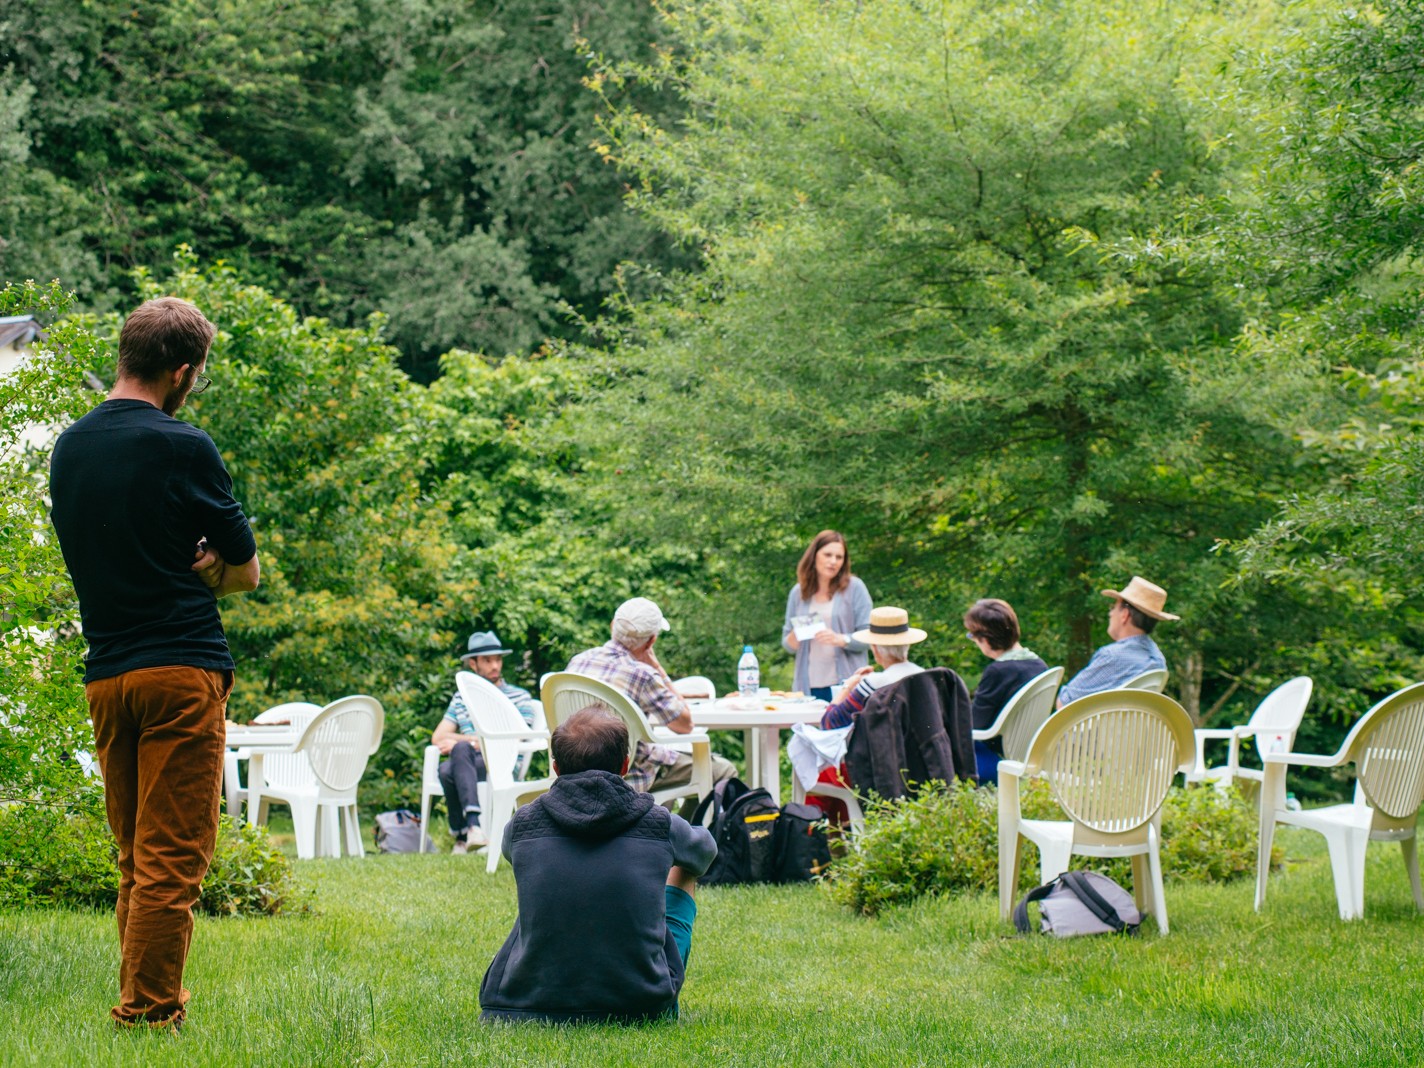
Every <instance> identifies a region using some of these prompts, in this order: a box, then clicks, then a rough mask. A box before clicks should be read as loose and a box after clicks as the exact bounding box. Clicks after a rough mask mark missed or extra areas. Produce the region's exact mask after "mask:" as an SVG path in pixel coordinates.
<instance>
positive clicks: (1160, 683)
mask: <svg viewBox="0 0 1424 1068" xmlns="http://www.w3.org/2000/svg"><path fill="white" fill-rule="evenodd" d="M1166 688H1167V669H1166V668H1152V669H1150V670H1148V671H1144V672H1143V673H1142V674H1140V675H1138V676H1136V677H1134V678H1131V679H1128V680H1127V681H1126V682H1124V683H1123V684H1122V686H1121V687H1120V689H1124V690H1147V691H1149V692H1151V693H1161V692H1162V691H1163V690H1165V689H1166Z"/></svg>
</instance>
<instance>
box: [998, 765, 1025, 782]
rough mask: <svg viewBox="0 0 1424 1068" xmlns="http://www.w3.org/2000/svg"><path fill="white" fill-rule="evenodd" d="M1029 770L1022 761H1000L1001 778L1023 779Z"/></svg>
mask: <svg viewBox="0 0 1424 1068" xmlns="http://www.w3.org/2000/svg"><path fill="white" fill-rule="evenodd" d="M1027 770H1028V765H1026V764H1025V763H1024V762H1023V761H1022V760H1001V761H999V778H1001V779H1002V778H1003V777H1004V776H1005V775H1007V776H1008V777H1009V778H1011V779H1021V778H1023V775H1024V772H1025V771H1027Z"/></svg>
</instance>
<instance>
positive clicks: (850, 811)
mask: <svg viewBox="0 0 1424 1068" xmlns="http://www.w3.org/2000/svg"><path fill="white" fill-rule="evenodd" d="M792 778H793V779H795V776H794V775H793V776H792ZM798 792H800V791H799V790H798V791H794V792H793V799H794V800H798V801H799V800H802V799H803V798H805V797H810V796H812V795H814V796H816V797H829V798H834V799H835V800H837V801H839V802H840V803H841V804H843V805H845V807H846V822H847V823H849V824H850V833H851V838H852V840H854V839H858V838H859V837H860V836H861V835H862V834H863V833H865V812H864V810H863V809H861V807H860V797H859V796H857V794H856V792H855V791H854V790H852V789H850V788H849V787H846V786H836V785H834V784H833V783H828V782H816V783H812V784H811V787H810V788H809V789H807V790H806V791H805V792H804V793H803V794H802V797H795V796H794V794H795V793H798Z"/></svg>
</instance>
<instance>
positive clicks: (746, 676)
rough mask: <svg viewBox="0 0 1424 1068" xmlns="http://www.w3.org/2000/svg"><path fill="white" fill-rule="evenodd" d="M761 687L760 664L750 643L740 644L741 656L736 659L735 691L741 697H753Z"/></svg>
mask: <svg viewBox="0 0 1424 1068" xmlns="http://www.w3.org/2000/svg"><path fill="white" fill-rule="evenodd" d="M760 688H761V665H760V664H758V663H757V658H756V653H754V652H752V647H751V646H750V645H744V646H742V658H741V659H740V660H738V661H737V692H738V693H739V694H741V695H742V696H743V697H755V696H756V695H757V690H758V689H760Z"/></svg>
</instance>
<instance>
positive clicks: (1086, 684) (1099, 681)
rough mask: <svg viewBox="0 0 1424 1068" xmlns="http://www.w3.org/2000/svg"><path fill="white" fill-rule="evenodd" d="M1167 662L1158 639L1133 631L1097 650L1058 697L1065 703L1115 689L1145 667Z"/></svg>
mask: <svg viewBox="0 0 1424 1068" xmlns="http://www.w3.org/2000/svg"><path fill="white" fill-rule="evenodd" d="M1166 666H1167V661H1166V660H1165V659H1163V657H1162V650H1160V649H1158V648H1157V643H1156V642H1154V641H1153V640H1152V639H1151V638H1149V637H1148V636H1147V635H1145V634H1133V635H1130V636H1129V637H1126V638H1122V639H1119V640H1118V641H1115V642H1113V643H1112V644H1111V645H1104V646H1103V647H1102V648H1101V649H1099V650H1098V651H1097V652H1096V653H1094V654H1093V659H1091V660H1089V661H1088V665H1087V667H1085V668H1083V670H1082V671H1080V672H1078V674H1076V675H1074V676H1073V677H1072V679H1070V680H1069V681H1068V685H1067V686H1064V687H1063V689H1061V690H1059V691H1058V699H1059V700H1060V701H1061V702H1063V704H1065V705H1066V704H1067V703H1068V702H1069V701H1076V700H1077V699H1078V698H1080V697H1087V696H1088V694H1090V693H1101V692H1102V691H1103V690H1115V689H1117V688H1118V687H1119V686H1121V685H1122V684H1123V683H1124V682H1127V681H1128V680H1129V679H1133V678H1136V677H1137V676H1138V675H1141V674H1142V673H1143V672H1144V671H1152V670H1156V669H1161V668H1165V667H1166Z"/></svg>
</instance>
